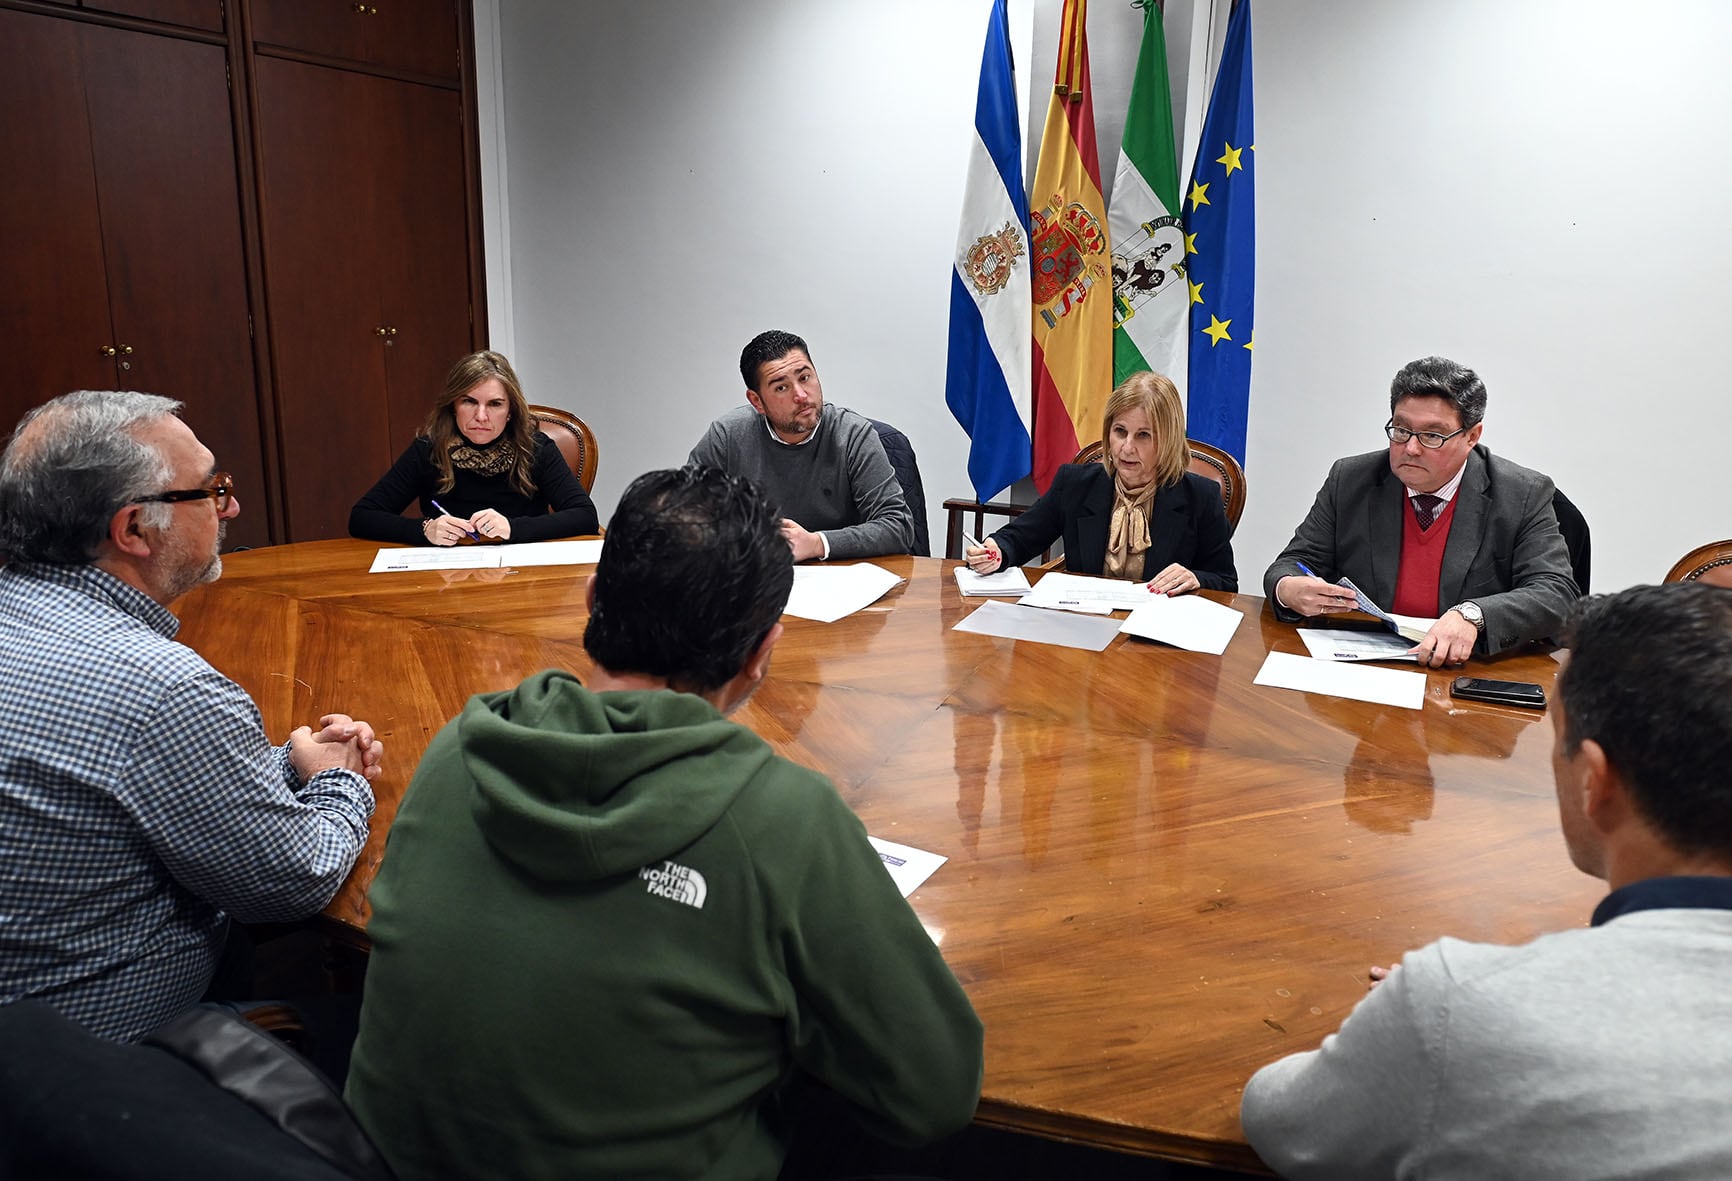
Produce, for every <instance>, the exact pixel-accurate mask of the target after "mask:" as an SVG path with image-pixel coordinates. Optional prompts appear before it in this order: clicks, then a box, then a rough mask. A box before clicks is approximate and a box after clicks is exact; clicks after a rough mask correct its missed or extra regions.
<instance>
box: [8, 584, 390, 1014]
mask: <svg viewBox="0 0 1732 1181" xmlns="http://www.w3.org/2000/svg"><path fill="white" fill-rule="evenodd" d="M179 627H180V624H179V622H178V621H177V620H176V619H175V618H174V616H173V615H171V614H170V613H169V612H168V611H167V610H166V609H165V608H163V607H162V606H160V605H159V604H157V603H156V602H155V601H154V600H152V599H151V598H149V597H148V596H147V595H144V594H143V593H141V592H139V591H137V590H135V589H134V588H132V587H131V586H128V585H127V584H126V583H124V582H122V581H121V580H120V579H118V578H115V577H113V576H111V575H109V574H106V573H104V572H103V571H100V570H97V569H96V568H94V567H90V566H39V565H32V564H26V563H17V564H14V565H11V566H8V567H6V568H4V569H0V710H3V711H4V712H0V726H3V728H4V731H5V734H4V738H3V739H0V1002H7V1001H12V1000H16V999H18V998H20V997H25V996H37V997H41V998H42V999H44V1000H47V1001H49V1002H50V1003H52V1004H54V1005H55V1006H56V1007H58V1008H59V1009H61V1010H62V1011H63V1012H65V1013H66V1014H67V1015H68V1016H70V1017H72V1018H74V1019H76V1020H78V1021H81V1022H83V1023H84V1024H85V1025H86V1026H87V1027H89V1028H90V1029H91V1030H92V1031H93V1032H95V1033H97V1034H100V1035H102V1036H104V1037H112V1038H119V1039H123V1040H132V1039H135V1038H137V1037H139V1036H141V1035H142V1034H144V1033H146V1032H148V1031H149V1030H151V1029H153V1028H155V1027H156V1026H157V1025H159V1024H161V1023H162V1022H163V1021H164V1020H166V1019H167V1018H169V1017H171V1016H173V1015H175V1014H176V1013H178V1012H180V1011H181V1010H182V1009H184V1008H186V1007H187V1006H189V1005H191V1004H193V1003H195V1002H196V1001H197V1000H198V999H199V997H200V995H201V994H202V993H203V992H204V990H205V988H206V986H207V985H208V983H209V981H210V977H211V972H212V970H213V968H214V967H215V963H216V958H217V954H218V952H219V951H220V950H221V948H220V941H221V937H222V930H223V916H224V914H225V913H226V914H229V915H232V916H234V917H235V918H236V919H239V920H242V921H245V922H266V921H273V920H286V919H295V918H300V917H302V916H304V915H308V914H312V913H314V912H315V911H317V910H319V909H320V908H322V907H323V906H324V905H325V904H326V903H327V902H329V901H330V899H331V896H332V895H333V894H335V893H336V890H337V887H338V886H340V885H342V883H343V879H344V878H345V877H346V876H347V875H348V872H349V868H350V866H351V865H353V864H354V861H355V857H356V855H357V854H358V853H359V852H360V849H361V846H362V844H363V843H364V842H365V841H366V839H367V818H368V817H369V816H370V815H372V812H373V792H372V789H371V788H370V787H368V785H367V781H366V780H365V779H364V778H362V777H361V776H360V775H357V774H355V773H354V772H352V771H342V770H332V771H321V772H320V773H319V774H317V775H315V776H313V778H312V779H311V780H310V781H308V782H307V783H306V784H305V785H302V784H301V783H300V782H299V781H298V780H297V779H296V777H295V774H294V771H293V769H292V768H291V767H290V765H289V758H288V747H287V746H282V747H273V746H272V745H271V743H270V740H269V739H268V738H267V737H266V736H265V732H264V726H263V725H262V723H261V721H260V718H259V711H258V707H257V706H256V705H254V704H253V701H252V698H250V697H248V696H247V694H246V692H245V691H244V690H243V689H242V688H241V687H240V686H239V685H236V684H235V683H234V682H233V681H230V680H229V679H228V678H226V677H224V676H223V675H222V674H221V673H219V672H217V671H216V670H215V669H214V668H212V667H211V666H210V665H209V664H207V663H206V662H205V661H204V660H203V659H202V658H201V657H200V656H199V655H198V654H197V653H196V652H194V651H193V650H192V649H190V648H188V647H186V646H185V645H184V644H179V643H176V642H175V640H174V635H175V633H176V632H177V631H178V630H179Z"/></svg>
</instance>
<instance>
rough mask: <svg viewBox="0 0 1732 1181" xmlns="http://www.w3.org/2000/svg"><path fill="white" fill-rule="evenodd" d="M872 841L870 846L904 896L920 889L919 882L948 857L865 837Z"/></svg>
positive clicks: (930, 874) (893, 842) (876, 838)
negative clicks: (876, 851) (876, 852)
mask: <svg viewBox="0 0 1732 1181" xmlns="http://www.w3.org/2000/svg"><path fill="white" fill-rule="evenodd" d="M866 839H867V840H869V841H871V842H872V847H873V848H874V849H876V850H878V856H879V857H880V858H881V859H882V860H883V862H884V868H885V869H887V870H889V871H890V880H891V881H893V882H895V883H896V888H897V889H898V890H901V891H902V897H904V898H906V897H908V896H909V895H910V894H912V893H914V891H916V890H918V889H920V883H921V882H924V881H925V880H926V879H927V878H929V877H931V876H932V873H933V871H934V870H936V869H937V868H938V867H939V866H941V865H943V864H944V863H945V862H946V861H949V860H950V858H948V857H946V856H944V855H943V854H941V853H928V852H927V851H926V850H924V849H915V848H912V847H911V846H908V845H898V844H897V843H896V842H895V841H886V840H880V839H879V838H878V837H874V836H869V837H867V838H866Z"/></svg>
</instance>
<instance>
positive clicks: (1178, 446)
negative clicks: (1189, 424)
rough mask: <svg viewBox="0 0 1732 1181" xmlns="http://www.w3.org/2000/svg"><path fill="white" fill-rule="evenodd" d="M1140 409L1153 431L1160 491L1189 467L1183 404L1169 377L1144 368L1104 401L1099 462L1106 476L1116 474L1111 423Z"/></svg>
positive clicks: (1176, 479)
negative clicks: (1103, 467) (1145, 415)
mask: <svg viewBox="0 0 1732 1181" xmlns="http://www.w3.org/2000/svg"><path fill="white" fill-rule="evenodd" d="M1139 408H1140V409H1141V410H1142V411H1143V413H1145V414H1147V415H1148V416H1149V423H1150V425H1151V426H1153V427H1154V430H1155V484H1156V486H1157V487H1160V488H1166V487H1168V486H1170V485H1173V484H1177V483H1178V482H1179V481H1180V480H1182V479H1184V477H1185V471H1186V469H1187V468H1189V467H1190V464H1191V449H1190V447H1189V446H1187V445H1186V443H1185V404H1184V402H1183V401H1181V400H1180V398H1179V388H1178V387H1177V386H1175V385H1174V384H1173V383H1172V380H1171V379H1170V378H1168V377H1166V376H1164V375H1162V374H1159V373H1154V372H1151V371H1149V370H1146V369H1145V370H1144V371H1142V372H1141V373H1133V374H1131V375H1130V376H1129V377H1127V378H1125V379H1124V380H1123V381H1122V382H1120V383H1119V386H1118V388H1117V389H1115V390H1114V391H1113V392H1112V396H1111V397H1109V398H1108V399H1107V408H1106V410H1105V411H1104V412H1103V413H1102V415H1101V463H1102V464H1103V465H1104V466H1105V467H1106V469H1107V474H1108V475H1113V476H1116V475H1118V464H1117V463H1116V462H1115V461H1114V460H1113V447H1112V438H1111V436H1112V433H1113V422H1114V420H1115V419H1119V418H1122V417H1124V415H1125V413H1126V412H1127V411H1131V410H1136V409H1139Z"/></svg>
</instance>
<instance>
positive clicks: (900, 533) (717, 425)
mask: <svg viewBox="0 0 1732 1181" xmlns="http://www.w3.org/2000/svg"><path fill="white" fill-rule="evenodd" d="M740 376H741V377H742V378H743V379H744V380H745V383H746V401H747V402H749V403H751V405H749V406H739V407H736V408H735V409H733V410H730V411H728V412H727V413H726V414H724V415H722V416H721V417H720V418H718V419H716V421H715V422H713V423H711V424H710V429H709V430H708V431H706V432H705V434H704V437H703V438H702V439H700V440H698V445H697V446H696V447H693V448H692V453H691V458H690V459H689V461H688V462H690V463H697V464H703V465H705V466H706V467H715V468H721V469H722V470H723V471H725V472H728V473H730V474H732V475H736V476H744V477H745V478H746V479H748V480H751V481H752V482H753V483H754V484H756V485H757V486H758V487H759V488H761V489H762V490H763V491H764V494H765V495H766V496H768V497H769V498H770V500H771V502H772V503H774V504H775V505H776V506H777V511H778V512H780V513H781V515H782V536H784V537H786V538H787V539H788V545H789V547H790V548H791V549H792V550H793V551H794V560H795V561H796V562H808V561H813V560H819V561H822V560H826V559H830V558H870V557H875V556H877V555H879V554H905V553H907V552H908V551H909V549H910V548H911V547H912V546H913V544H914V515H913V514H912V513H911V512H910V511H909V509H908V501H907V499H906V498H904V496H903V495H902V485H901V484H900V483H898V482H897V480H896V473H895V472H894V471H893V470H892V469H891V467H890V460H889V459H888V458H887V457H886V456H885V454H884V444H883V443H881V442H879V439H878V432H877V431H876V430H874V429H873V427H872V421H871V420H870V419H868V418H867V417H865V416H864V415H861V414H856V413H854V411H852V410H848V409H845V408H843V407H841V406H827V405H825V404H824V387H823V386H822V385H820V384H819V382H818V371H817V370H816V369H815V368H814V367H813V365H812V356H811V350H809V349H808V348H807V347H806V342H805V341H803V340H801V339H800V338H799V337H798V336H795V335H794V334H793V333H791V332H775V331H771V332H760V333H759V334H758V335H757V336H755V337H753V338H752V340H751V342H750V343H749V344H747V345H746V347H745V350H744V351H743V352H741V353H740Z"/></svg>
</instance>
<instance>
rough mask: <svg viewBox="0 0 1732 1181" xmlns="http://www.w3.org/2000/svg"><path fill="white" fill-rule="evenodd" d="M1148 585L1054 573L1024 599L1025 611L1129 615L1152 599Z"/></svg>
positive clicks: (1047, 576) (1037, 584) (1116, 579)
mask: <svg viewBox="0 0 1732 1181" xmlns="http://www.w3.org/2000/svg"><path fill="white" fill-rule="evenodd" d="M1150 597H1151V596H1150V594H1149V584H1148V583H1146V582H1126V581H1125V580H1124V579H1122V578H1090V577H1088V576H1087V575H1083V574H1067V573H1065V572H1064V571H1062V570H1054V571H1052V572H1050V573H1048V574H1046V575H1045V576H1044V577H1042V578H1041V580H1040V581H1039V582H1037V583H1035V586H1034V589H1033V590H1032V591H1030V592H1029V593H1028V594H1026V595H1024V596H1023V597H1022V600H1021V601H1022V605H1023V606H1024V607H1056V608H1058V609H1059V610H1061V611H1085V612H1088V613H1089V614H1091V615H1101V614H1105V613H1106V612H1108V611H1130V610H1132V609H1134V608H1137V607H1141V606H1142V605H1143V604H1145V603H1147V602H1148V601H1149V599H1150Z"/></svg>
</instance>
